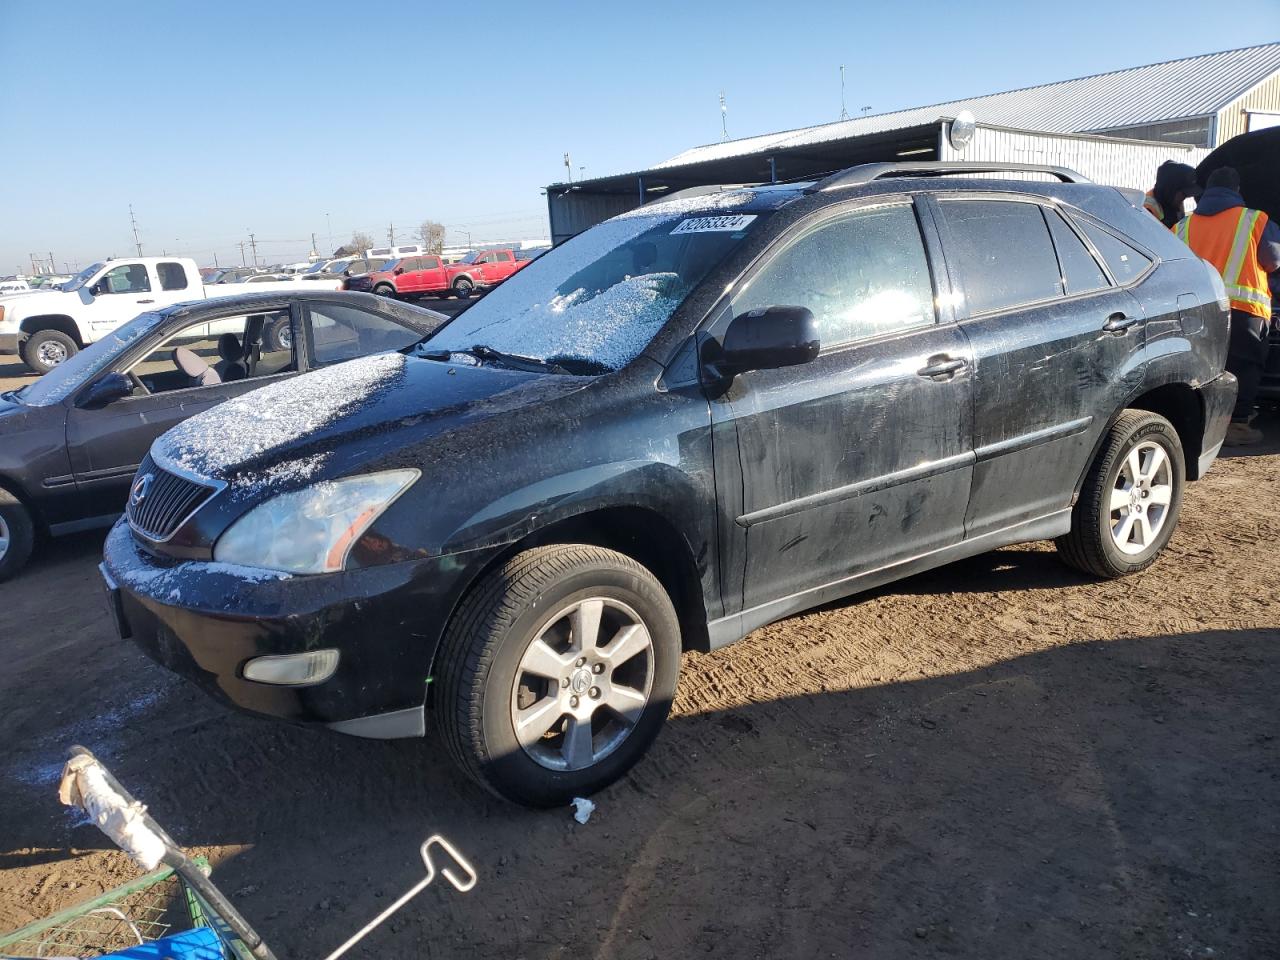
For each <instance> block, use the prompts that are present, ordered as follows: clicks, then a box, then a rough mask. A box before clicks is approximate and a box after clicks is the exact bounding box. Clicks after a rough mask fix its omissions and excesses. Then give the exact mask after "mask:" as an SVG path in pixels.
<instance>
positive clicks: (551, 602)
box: [435, 544, 680, 807]
mask: <svg viewBox="0 0 1280 960" xmlns="http://www.w3.org/2000/svg"><path fill="white" fill-rule="evenodd" d="M593 608H594V609H597V610H598V611H599V614H598V619H596V620H595V622H596V623H597V625H598V628H599V629H598V631H597V641H598V642H597V643H590V642H588V643H585V644H583V645H582V646H581V647H579V646H576V641H575V640H574V639H573V635H574V632H575V631H573V629H572V626H571V624H572V623H573V622H575V621H576V620H578V619H582V620H585V621H586V622H587V623H588V624H589V623H590V622H591V621H592V619H593V617H592V613H591V611H592V609H593ZM574 611H576V612H574ZM636 624H639V625H640V626H641V627H642V628H643V630H642V631H640V632H637V631H636V630H634V626H635V625H636ZM589 629H590V627H589V626H588V627H585V628H584V629H583V631H582V633H583V635H584V636H586V635H587V632H588V630H589ZM643 631H647V638H648V641H649V644H648V646H647V647H642V646H641V644H642V643H643V640H644V636H645V634H644V632H643ZM606 638H609V639H607V640H606ZM624 638H625V639H626V640H627V646H626V647H625V648H623V649H622V650H619V649H618V647H617V646H616V645H617V643H619V642H621V641H622V639H624ZM535 642H537V643H535ZM633 648H634V649H633ZM607 651H608V652H613V653H614V654H615V656H619V659H618V660H616V661H613V662H610V659H609V656H608V652H607ZM627 651H630V652H627ZM539 653H541V654H543V655H541V656H540V655H539ZM548 653H549V654H552V656H551V657H547V656H545V654H548ZM437 663H438V665H437V669H436V671H435V672H436V679H437V681H438V682H439V686H438V687H437V689H436V693H437V696H438V699H437V701H436V702H435V710H436V712H437V714H438V719H439V727H440V731H441V736H442V739H443V740H444V742H445V745H446V746H447V748H448V751H449V753H450V755H451V756H452V758H453V760H454V761H455V762H456V763H457V765H458V766H459V767H460V768H461V769H462V770H463V771H464V772H465V773H466V774H467V775H468V776H470V777H471V778H472V779H473V780H475V781H476V782H477V783H479V784H480V785H481V786H483V787H485V788H486V789H488V790H490V791H492V792H493V793H495V794H497V795H498V796H500V797H504V798H506V799H508V800H513V801H515V802H516V803H522V804H526V805H528V806H535V807H549V806H556V805H559V804H565V803H568V802H569V801H570V800H571V799H572V798H574V797H585V796H587V795H589V794H591V793H594V792H595V791H597V790H600V789H601V788H603V787H606V786H608V785H609V784H610V783H613V782H614V781H615V780H617V779H618V778H619V777H621V776H622V775H623V774H625V773H626V772H627V771H628V770H629V769H630V768H631V767H632V766H633V765H634V764H635V763H636V761H638V760H639V759H640V757H641V756H643V755H644V753H645V751H646V750H647V749H648V747H649V745H650V744H651V743H652V742H653V739H654V737H656V736H657V735H658V731H659V730H660V729H661V728H662V725H663V723H664V722H665V721H666V718H667V714H668V713H669V712H670V709H671V700H672V698H673V697H674V695H675V689H676V679H677V677H678V675H679V672H680V626H679V623H678V621H677V619H676V613H675V610H674V608H673V607H672V605H671V600H670V598H669V597H668V596H667V594H666V592H665V591H664V590H663V589H662V585H661V584H660V583H659V582H658V581H657V579H656V578H655V577H654V576H653V574H651V573H650V572H649V571H648V570H646V569H645V568H644V567H642V566H641V565H640V564H638V563H636V562H635V561H634V560H632V559H631V558H630V557H626V556H623V555H622V554H620V553H615V552H614V551H612V550H606V549H603V548H601V547H592V546H585V545H581V544H564V545H557V546H549V547H538V548H535V549H532V550H526V551H524V552H523V553H519V554H517V555H516V556H514V557H512V558H511V559H510V560H508V561H507V562H506V563H504V564H503V565H502V566H501V567H499V568H498V569H496V570H494V571H492V572H491V573H489V574H487V575H486V576H485V577H484V578H482V579H481V580H480V582H479V583H478V584H477V585H476V586H475V588H474V589H473V590H472V591H471V593H470V594H469V595H468V596H467V598H466V599H465V600H464V601H463V603H462V604H461V606H460V607H459V609H458V610H457V612H456V613H455V615H454V617H453V619H452V621H451V622H450V624H449V627H448V629H447V630H446V631H445V636H444V640H443V641H442V644H441V652H440V656H439V658H438V662H437ZM530 664H532V665H533V666H534V667H535V668H536V669H538V670H543V671H547V672H549V673H551V674H554V675H556V676H558V677H559V680H558V681H557V680H554V679H542V678H541V677H540V676H539V675H537V674H535V673H534V672H532V671H530V670H529V669H528V667H529V666H530ZM646 691H647V692H646ZM571 698H572V699H571ZM540 704H541V705H542V708H541V709H535V708H538V707H539V705H540ZM618 706H621V707H623V708H625V709H626V710H627V711H628V713H627V714H623V713H621V712H619V711H618V710H617V709H616V707H618ZM521 711H523V712H524V714H525V716H527V717H532V718H534V719H535V720H536V719H537V718H538V717H541V720H542V722H541V723H536V722H535V723H534V725H533V726H532V727H531V731H532V732H531V733H529V734H527V735H526V736H525V738H524V742H522V740H521V739H520V738H518V737H517V734H516V724H517V716H518V713H519V712H521ZM575 714H576V716H577V719H576V720H575V716H574V715H575ZM583 718H589V719H585V720H584V719H583ZM544 729H545V734H544V736H542V737H541V738H538V737H537V736H536V734H537V732H538V731H539V730H544ZM584 730H585V731H586V734H585V736H578V737H573V736H572V733H573V732H574V731H577V732H579V733H582V731H584ZM571 740H572V742H571ZM575 748H576V749H575Z"/></svg>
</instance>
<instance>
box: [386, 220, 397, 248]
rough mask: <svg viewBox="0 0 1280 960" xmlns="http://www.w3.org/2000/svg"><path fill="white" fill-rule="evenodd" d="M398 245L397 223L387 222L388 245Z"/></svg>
mask: <svg viewBox="0 0 1280 960" xmlns="http://www.w3.org/2000/svg"><path fill="white" fill-rule="evenodd" d="M395 245H396V225H395V224H394V223H388V224H387V246H389V247H394V246H395Z"/></svg>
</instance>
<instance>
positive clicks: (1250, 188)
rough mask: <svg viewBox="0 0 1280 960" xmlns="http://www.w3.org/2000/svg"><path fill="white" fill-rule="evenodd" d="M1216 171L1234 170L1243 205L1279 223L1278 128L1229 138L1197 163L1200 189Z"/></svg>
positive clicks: (1279, 156) (1279, 159)
mask: <svg viewBox="0 0 1280 960" xmlns="http://www.w3.org/2000/svg"><path fill="white" fill-rule="evenodd" d="M1219 167H1235V168H1236V170H1237V172H1239V174H1240V194H1241V196H1243V197H1244V202H1245V203H1246V204H1247V205H1248V206H1250V207H1253V208H1254V209H1255V210H1262V211H1264V212H1265V213H1266V214H1267V216H1268V217H1270V218H1271V219H1272V220H1274V221H1276V222H1278V223H1280V127H1272V128H1270V129H1268V130H1254V131H1253V132H1252V133H1242V134H1240V136H1238V137H1232V138H1231V139H1230V140H1228V141H1227V142H1226V143H1224V144H1223V145H1222V146H1220V147H1218V149H1217V150H1215V151H1213V153H1211V154H1209V156H1207V157H1205V158H1204V160H1202V161H1201V162H1200V166H1198V167H1196V180H1197V181H1199V183H1200V185H1201V186H1202V187H1203V186H1204V184H1205V181H1207V180H1208V179H1209V174H1211V173H1213V171H1214V170H1217V169H1218V168H1219Z"/></svg>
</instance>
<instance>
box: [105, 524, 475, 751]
mask: <svg viewBox="0 0 1280 960" xmlns="http://www.w3.org/2000/svg"><path fill="white" fill-rule="evenodd" d="M484 560H485V557H481V556H477V555H473V554H465V555H455V556H446V557H437V558H431V559H425V560H414V561H408V562H404V563H395V564H387V565H385V566H378V567H369V568H365V569H359V570H349V571H346V572H344V573H339V574H330V575H324V576H305V577H302V576H300V577H277V576H276V575H272V574H267V573H264V572H255V571H248V570H243V569H237V568H232V567H229V566H228V565H226V564H218V563H201V562H195V561H184V562H179V561H164V560H158V559H156V558H154V557H153V556H151V555H150V554H149V553H147V552H146V551H145V550H144V549H143V548H142V547H141V545H139V544H138V542H137V541H136V540H135V539H134V538H133V535H132V534H131V533H130V531H129V528H128V526H127V524H126V523H125V522H124V521H123V520H122V521H120V522H119V523H117V524H116V526H115V527H114V528H113V529H112V531H111V533H110V535H109V536H108V537H107V542H106V545H105V548H104V551H103V565H102V572H103V575H104V578H105V579H106V582H107V586H108V596H109V598H110V599H111V600H112V602H113V603H115V602H116V600H118V608H117V609H118V612H119V616H120V617H121V619H122V624H121V632H122V633H123V634H125V635H127V636H129V637H130V638H131V639H132V640H133V641H134V642H135V643H137V644H138V646H139V647H141V648H142V650H143V651H144V652H145V653H146V654H147V655H148V656H150V657H151V658H152V659H153V660H155V661H156V662H157V663H159V664H161V665H162V666H164V667H166V668H168V669H169V670H172V671H173V672H175V673H177V674H180V675H181V676H184V677H186V678H187V679H189V680H192V681H193V682H195V683H196V684H197V685H199V686H200V687H202V688H203V689H204V690H205V691H206V692H207V693H209V694H210V695H212V696H213V697H215V698H217V699H219V700H221V701H223V702H225V703H227V704H229V705H231V706H233V707H236V708H237V709H240V710H244V711H247V712H249V713H255V714H261V715H265V716H271V717H278V718H280V719H284V720H289V721H293V722H297V723H307V724H324V725H327V726H330V727H332V728H334V729H336V730H339V731H340V732H343V733H349V734H354V735H357V736H368V737H375V738H378V739H388V738H396V737H408V736H421V735H422V734H423V732H424V719H423V714H424V710H423V708H424V704H425V702H426V694H427V684H428V683H429V676H428V674H429V671H430V669H431V665H432V662H433V660H434V657H435V652H436V647H437V645H438V643H439V640H440V636H441V635H442V633H443V630H444V626H445V624H446V623H447V621H448V618H449V615H450V613H451V612H452V610H453V608H454V606H455V604H456V603H457V600H458V598H459V597H460V595H461V593H462V590H463V588H464V587H465V584H466V583H468V582H470V579H471V576H472V575H473V574H474V572H476V571H478V569H479V567H480V565H481V564H482V563H483V562H484ZM112 588H115V590H116V592H115V593H112V592H111V591H112ZM327 648H333V649H337V650H338V651H339V653H340V658H339V662H338V666H337V669H336V671H335V672H334V674H333V675H332V676H331V677H330V678H329V679H327V680H325V681H324V682H322V683H318V684H315V685H313V686H305V687H301V686H278V685H275V684H269V683H258V682H255V681H252V680H246V679H245V678H244V676H243V669H244V664H245V663H246V661H248V660H251V659H253V658H255V657H260V656H279V655H287V654H292V653H301V652H304V651H308V650H320V649H327Z"/></svg>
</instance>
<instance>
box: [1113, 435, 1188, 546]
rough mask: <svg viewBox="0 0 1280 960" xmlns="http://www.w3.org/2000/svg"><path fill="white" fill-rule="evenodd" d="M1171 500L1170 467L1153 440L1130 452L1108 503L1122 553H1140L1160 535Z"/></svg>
mask: <svg viewBox="0 0 1280 960" xmlns="http://www.w3.org/2000/svg"><path fill="white" fill-rule="evenodd" d="M1172 500H1173V465H1172V462H1171V461H1170V459H1169V455H1168V454H1167V453H1165V450H1164V447H1162V446H1161V445H1160V444H1158V443H1155V442H1153V441H1150V440H1148V441H1146V442H1145V443H1140V444H1138V445H1137V446H1135V447H1134V448H1133V449H1132V450H1130V451H1129V455H1128V456H1127V457H1125V459H1124V462H1123V463H1122V464H1121V466H1120V472H1119V473H1118V474H1117V475H1116V482H1115V486H1114V487H1113V488H1112V490H1111V499H1110V502H1109V504H1108V507H1109V510H1110V514H1111V516H1110V523H1111V538H1112V540H1114V541H1115V545H1116V546H1117V547H1118V548H1119V549H1120V551H1121V552H1122V553H1125V554H1128V555H1130V556H1133V555H1136V554H1139V553H1142V552H1143V551H1144V550H1146V549H1147V548H1148V547H1149V546H1151V544H1152V543H1154V542H1155V541H1156V539H1157V538H1158V537H1159V536H1160V531H1161V530H1163V529H1164V525H1165V521H1166V520H1167V519H1168V517H1169V504H1170V503H1171V502H1172Z"/></svg>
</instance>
